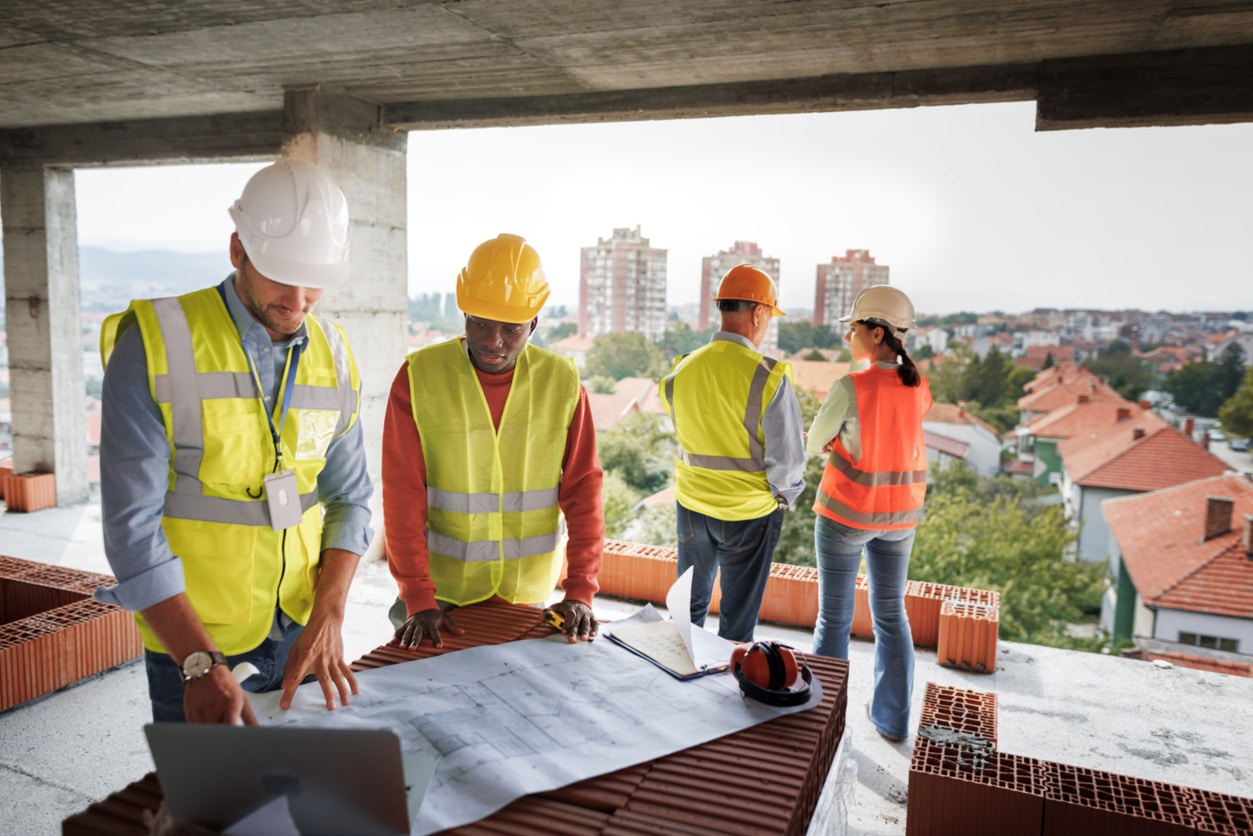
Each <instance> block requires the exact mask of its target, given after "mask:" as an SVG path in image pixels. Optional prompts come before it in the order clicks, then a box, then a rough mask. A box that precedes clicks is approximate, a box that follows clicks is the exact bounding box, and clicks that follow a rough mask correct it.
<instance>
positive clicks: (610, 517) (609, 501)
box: [601, 470, 643, 540]
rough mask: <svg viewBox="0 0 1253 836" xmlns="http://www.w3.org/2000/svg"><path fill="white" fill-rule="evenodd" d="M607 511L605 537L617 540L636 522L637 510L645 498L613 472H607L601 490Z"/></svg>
mask: <svg viewBox="0 0 1253 836" xmlns="http://www.w3.org/2000/svg"><path fill="white" fill-rule="evenodd" d="M601 497H602V500H603V502H604V509H605V537H606V538H608V539H610V540H616V539H618V538H620V537H621V536H622V533H623V532H624V531H626V530H627V528H629V527H630V525H631V523H632V522H633V521H634V520H635V508H636V506H637V505H639V502H640V500H641V499H643V496H642V495H641V494H640V492H639V491H637V490H635V489H634V488H632V487H631V486H630V485H628V484H627V483H626V482H625V481H624V480H623V478H622V477H621V476H619V475H618V474H617V473H614V472H613V471H610V470H606V471H605V481H604V484H603V486H602V488H601Z"/></svg>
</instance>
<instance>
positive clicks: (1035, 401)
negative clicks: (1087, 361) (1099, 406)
mask: <svg viewBox="0 0 1253 836" xmlns="http://www.w3.org/2000/svg"><path fill="white" fill-rule="evenodd" d="M1080 396H1085V397H1087V399H1088V400H1089V401H1106V402H1108V403H1121V402H1123V401H1125V400H1126V398H1124V397H1123V396H1122V395H1120V394H1118V393H1117V392H1116V391H1114V390H1113V389H1112V388H1110V387H1109V385H1108V384H1105V383H1102V382H1101V381H1100V380H1099V379H1098V378H1096V377H1095V376H1092V375H1089V376H1087V377H1072V378H1068V379H1067V380H1065V381H1064V382H1062V383H1054V384H1051V385H1050V384H1047V383H1046V384H1044V385H1043V386H1040V387H1035V388H1034V391H1032V392H1029V393H1028V394H1026V395H1023V396H1022V397H1021V398H1019V399H1018V408H1019V409H1020V410H1023V411H1025V412H1052V411H1053V410H1054V409H1060V408H1061V407H1063V406H1069V405H1070V404H1072V403H1078V402H1079V398H1080Z"/></svg>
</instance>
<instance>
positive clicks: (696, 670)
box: [603, 568, 736, 680]
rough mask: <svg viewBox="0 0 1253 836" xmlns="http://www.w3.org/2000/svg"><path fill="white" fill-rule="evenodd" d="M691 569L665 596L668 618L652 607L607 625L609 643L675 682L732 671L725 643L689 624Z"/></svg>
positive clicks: (731, 646)
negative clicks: (642, 660) (673, 679)
mask: <svg viewBox="0 0 1253 836" xmlns="http://www.w3.org/2000/svg"><path fill="white" fill-rule="evenodd" d="M691 599H692V569H691V568H689V569H688V570H687V571H686V572H684V573H683V574H682V575H681V576H680V577H679V579H678V580H676V581H675V582H674V584H672V585H671V587H670V591H669V592H667V593H666V607H667V608H669V610H670V613H671V616H672V617H671V618H669V619H667V618H664V617H663V616H662V615H661V613H659V612H657V610H656V609H654V608H653V605H652V604H646V605H644V607H643V609H641V610H639V611H638V612H636V613H633V614H632V615H631V616H629V617H627V618H625V619H621V620H619V621H614V622H612V623H610V624H608V625H606V627H605V629H604V631H603V632H605V633H606V634H607V635H608V636H609V640H610V641H611V642H613V643H614V644H616V645H618V646H619V647H623V648H625V649H627V650H629V651H630V652H632V653H634V654H635V655H636V656H639V657H641V658H643V659H647V660H648V661H649V662H651V663H653V664H654V665H656V666H657V667H659V668H661V669H662V670H663V671H665V672H666V673H668V674H670V675H671V676H673V677H674V678H675V679H679V680H688V679H695V678H697V677H700V676H707V675H709V674H713V673H723V672H725V671H728V670H730V669H731V651H732V650H734V649H735V647H736V644H735V642H732V641H728V640H727V639H724V638H722V637H721V636H718V635H716V634H714V633H711V632H709V631H708V630H706V629H704V628H703V627H697V626H694V625H693V624H692V623H691V603H690V602H691Z"/></svg>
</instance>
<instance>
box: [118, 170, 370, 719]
mask: <svg viewBox="0 0 1253 836" xmlns="http://www.w3.org/2000/svg"><path fill="white" fill-rule="evenodd" d="M229 211H230V215H231V218H232V219H233V220H234V222H235V232H234V233H233V234H232V235H231V239H230V259H231V264H232V265H233V266H234V268H235V271H234V272H233V273H231V274H230V275H229V276H227V277H226V279H225V280H224V281H222V282H221V283H220V284H218V285H217V286H216V287H208V288H204V289H202V290H198V291H194V292H192V293H188V294H185V295H183V296H179V297H171V298H165V299H152V300H137V301H134V302H132V303H131V305H130V307H129V308H128V309H127V310H126V311H125V312H123V313H120V314H114V315H113V316H111V317H109V318H108V319H107V320H106V322H105V324H104V327H103V329H102V332H101V356H102V358H104V362H105V376H104V393H103V411H102V417H101V433H100V489H101V510H102V512H103V517H104V545H105V554H106V556H107V557H108V560H109V564H110V566H112V568H113V573H114V575H116V576H117V578H118V584H117V585H116V586H111V587H104V588H101V589H99V590H97V591H96V598H98V599H99V600H101V601H104V602H106V603H111V604H117V605H119V606H122V607H125V608H126V609H129V610H133V611H135V612H136V621H137V623H138V624H139V629H140V633H141V634H142V636H143V641H144V648H145V651H144V656H145V665H146V669H147V673H148V691H149V698H150V699H151V701H152V708H153V719H154V720H157V721H179V720H186V721H190V722H208V723H227V724H235V723H240V722H242V723H247V724H255V723H256V718H255V716H254V714H253V711H252V708H251V706H250V704H249V703H248V701H247V699H246V697H245V694H244V692H245V691H251V692H260V691H271V690H277V689H279V688H282V690H283V694H282V698H281V701H280V704H281V706H282V708H284V709H286V708H288V707H290V705H291V701H292V698H293V695H294V692H295V689H296V687H297V686H298V685H299V684H300V683H301V682H302V681H304V680H305V679H306V678H316V679H317V681H318V682H319V683H320V684H321V686H322V692H323V695H324V696H325V699H326V707H327V709H333V708H334V707H335V706H336V705H337V704H347V702H348V701H349V698H350V694H351V693H356V689H357V685H356V680H355V678H354V677H353V674H352V671H351V670H350V669H349V667H348V663H347V661H346V660H345V659H344V652H343V638H342V633H341V630H342V626H343V615H344V605H345V601H346V599H347V594H348V586H349V583H350V582H351V580H352V577H353V574H354V572H355V570H356V567H357V562H358V560H359V558H360V555H361V554H363V553H364V552H365V550H366V548H367V546H368V545H369V543H370V538H371V536H372V531H371V529H370V510H369V504H368V502H369V498H370V494H371V491H372V487H371V484H370V478H369V476H368V474H367V472H366V460H365V455H364V449H363V442H362V430H361V424H360V422H359V421H358V420H357V419H358V410H359V408H360V400H361V397H360V388H361V384H360V378H359V375H358V372H357V366H356V361H355V360H354V358H353V355H352V349H351V348H350V347H349V345H348V339H347V337H346V336H345V335H344V333H343V330H342V329H341V328H340V327H339V326H338V325H336V324H334V323H332V322H329V321H327V320H324V319H321V318H319V317H316V316H314V315H313V314H312V311H313V308H314V306H315V305H316V304H317V302H318V300H319V299H320V298H321V296H322V293H323V291H325V290H329V289H333V288H336V287H340V286H342V285H344V284H345V283H346V282H347V281H348V279H349V267H350V262H349V223H348V209H347V203H346V201H345V199H344V195H343V193H342V192H341V191H340V190H339V187H338V186H336V185H335V183H334V182H333V181H332V180H331V178H330V177H329V176H328V175H327V174H326V173H325V172H324V171H322V169H320V168H319V167H318V166H316V165H314V164H312V163H308V162H302V161H299V160H281V161H280V162H277V163H275V164H273V165H270V166H267V167H266V168H264V169H262V170H261V171H259V172H257V173H256V174H255V175H254V176H253V177H252V178H251V179H250V180H249V181H248V183H247V185H246V186H245V187H244V190H243V193H242V195H241V196H240V198H239V200H238V201H236V202H235V204H234V205H233V206H232V207H230V210H229ZM245 662H248V663H251V665H252V666H253V667H255V669H256V672H255V673H253V674H252V675H251V676H248V677H247V678H243V674H244V673H245V672H246V671H247V670H251V669H249V668H244V667H241V665H242V663H245ZM232 671H239V672H240V678H241V679H242V683H241V682H239V681H237V680H236V677H235V676H233V675H232Z"/></svg>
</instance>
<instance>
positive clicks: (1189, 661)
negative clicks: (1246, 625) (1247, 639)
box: [1144, 650, 1253, 677]
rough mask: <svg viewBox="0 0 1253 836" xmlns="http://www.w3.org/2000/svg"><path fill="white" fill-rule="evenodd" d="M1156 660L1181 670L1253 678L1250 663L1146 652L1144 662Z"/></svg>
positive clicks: (1183, 654) (1167, 652)
mask: <svg viewBox="0 0 1253 836" xmlns="http://www.w3.org/2000/svg"><path fill="white" fill-rule="evenodd" d="M1156 659H1161V660H1162V661H1165V662H1170V663H1171V664H1172V665H1178V666H1179V667H1181V668H1193V669H1194V670H1198V671H1211V672H1213V673H1225V674H1228V675H1230V676H1250V677H1253V663H1249V662H1229V661H1227V660H1226V659H1210V658H1207V657H1205V656H1192V655H1189V654H1187V653H1178V652H1176V651H1173V650H1162V651H1157V652H1152V653H1149V652H1146V653H1145V654H1144V661H1146V662H1152V661H1154V660H1156Z"/></svg>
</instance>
